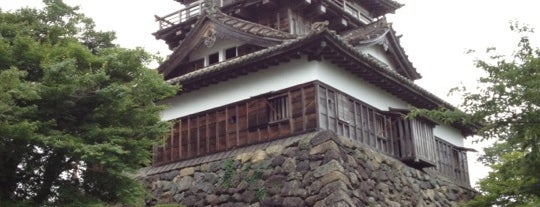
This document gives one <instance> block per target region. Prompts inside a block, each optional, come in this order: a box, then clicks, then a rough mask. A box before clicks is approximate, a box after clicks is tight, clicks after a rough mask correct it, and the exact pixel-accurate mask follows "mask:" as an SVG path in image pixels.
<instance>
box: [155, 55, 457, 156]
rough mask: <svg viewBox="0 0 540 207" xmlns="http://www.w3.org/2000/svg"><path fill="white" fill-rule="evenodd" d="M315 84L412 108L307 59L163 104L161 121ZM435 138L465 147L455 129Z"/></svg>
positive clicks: (377, 103)
mask: <svg viewBox="0 0 540 207" xmlns="http://www.w3.org/2000/svg"><path fill="white" fill-rule="evenodd" d="M315 80H318V81H321V82H323V83H325V84H327V85H330V86H332V87H334V88H336V89H338V90H340V91H343V92H345V93H347V94H349V95H351V96H353V97H355V98H357V99H359V100H362V101H363V102H365V103H367V104H369V105H371V106H373V107H375V108H378V109H380V110H388V108H389V107H393V108H408V106H409V104H407V103H406V102H404V101H402V100H401V99H398V98H397V97H395V96H393V95H391V94H390V93H387V92H386V91H384V90H382V89H379V88H377V87H375V86H373V85H371V84H370V83H368V82H366V81H364V80H362V79H361V78H359V77H357V76H355V75H353V74H352V73H350V72H348V71H345V70H342V69H339V68H338V67H337V66H335V65H333V64H331V63H328V62H320V61H307V59H306V58H305V57H304V58H301V59H297V60H293V61H291V62H288V63H284V64H280V65H278V66H276V67H272V68H269V69H265V70H261V71H258V72H256V73H250V74H248V75H246V76H241V77H240V78H235V79H232V80H228V81H226V82H220V83H218V84H214V85H210V86H208V87H204V88H201V89H199V90H196V91H191V92H188V93H186V94H182V95H181V96H176V97H173V98H170V99H168V100H165V101H162V102H161V104H165V105H168V106H169V107H168V108H167V109H165V110H164V111H163V112H162V119H163V120H171V119H175V118H178V117H182V116H186V115H189V114H193V113H197V112H201V111H205V110H208V109H212V108H216V107H219V106H223V105H226V104H230V103H233V102H237V101H240V100H245V99H249V98H250V97H253V96H257V95H260V94H263V93H268V92H271V91H278V90H281V89H285V88H289V87H291V86H295V85H299V84H302V83H307V82H310V81H315ZM434 134H435V136H437V137H440V138H442V139H444V140H446V141H448V142H450V143H452V144H454V145H457V146H464V145H463V139H462V138H463V136H462V135H461V133H460V132H459V130H456V129H453V128H452V127H449V126H437V127H435V129H434Z"/></svg>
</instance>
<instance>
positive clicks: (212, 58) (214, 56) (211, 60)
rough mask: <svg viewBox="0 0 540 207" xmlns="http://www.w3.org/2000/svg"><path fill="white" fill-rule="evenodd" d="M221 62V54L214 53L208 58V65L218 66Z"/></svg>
mask: <svg viewBox="0 0 540 207" xmlns="http://www.w3.org/2000/svg"><path fill="white" fill-rule="evenodd" d="M218 62H219V53H218V52H216V53H213V54H210V55H209V56H208V65H212V64H216V63H218Z"/></svg>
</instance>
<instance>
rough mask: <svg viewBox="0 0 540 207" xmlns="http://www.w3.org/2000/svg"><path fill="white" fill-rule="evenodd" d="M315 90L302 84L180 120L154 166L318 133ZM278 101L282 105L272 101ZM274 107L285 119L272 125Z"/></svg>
mask: <svg viewBox="0 0 540 207" xmlns="http://www.w3.org/2000/svg"><path fill="white" fill-rule="evenodd" d="M315 88H316V87H315V84H314V83H309V84H303V85H300V86H297V87H292V88H289V89H285V90H282V91H277V92H273V93H268V94H263V95H260V96H258V97H254V98H251V99H248V100H244V101H240V102H237V103H233V104H229V105H226V106H223V107H218V108H215V109H211V110H208V111H204V112H200V113H197V114H193V115H190V116H187V117H181V118H179V119H177V120H176V121H175V122H174V123H173V127H172V128H171V131H170V135H169V138H168V139H167V140H166V141H165V143H164V146H160V147H156V148H154V165H162V164H166V163H171V162H174V161H179V160H184V159H189V158H193V157H197V156H204V155H208V154H212V153H216V152H220V151H225V150H229V149H233V148H237V147H242V146H246V145H250V144H257V143H261V142H266V141H271V140H275V139H279V138H282V137H286V136H290V135H292V134H298V133H303V132H306V131H309V130H315V129H317V128H318V126H317V114H316V107H317V104H316V102H317V101H316V100H315V99H316V89H315ZM284 96H285V97H286V98H285V99H283V97H284ZM275 97H278V98H280V101H274V102H271V101H269V100H271V99H273V98H275ZM272 103H279V106H278V108H279V113H280V115H279V116H280V117H281V116H286V117H285V118H283V119H280V120H275V121H273V122H270V120H269V113H270V110H269V108H270V107H272V106H271V104H272ZM274 109H275V106H274Z"/></svg>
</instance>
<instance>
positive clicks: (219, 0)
mask: <svg viewBox="0 0 540 207" xmlns="http://www.w3.org/2000/svg"><path fill="white" fill-rule="evenodd" d="M213 1H214V3H215V4H216V5H217V6H219V7H223V6H226V5H229V4H232V3H234V2H235V1H234V0H213ZM205 2H206V1H204V0H199V1H195V2H193V3H191V4H189V5H186V6H185V7H184V8H182V9H180V10H178V11H175V12H172V13H170V14H167V15H165V16H157V15H155V18H156V21H157V22H158V23H159V30H163V29H167V28H169V27H172V26H174V25H177V24H180V23H182V22H185V21H188V20H189V19H191V18H193V17H196V16H199V15H200V14H201V8H203V6H204V4H205Z"/></svg>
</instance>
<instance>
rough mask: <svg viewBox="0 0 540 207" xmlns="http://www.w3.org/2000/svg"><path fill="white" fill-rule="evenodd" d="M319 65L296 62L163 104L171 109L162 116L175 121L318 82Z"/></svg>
mask: <svg viewBox="0 0 540 207" xmlns="http://www.w3.org/2000/svg"><path fill="white" fill-rule="evenodd" d="M316 63H317V62H314V61H311V62H308V61H307V60H306V59H299V60H294V61H291V62H289V63H285V64H280V65H279V66H278V67H274V68H271V69H266V70H261V71H258V72H256V73H250V74H248V75H246V76H241V77H240V78H235V79H232V80H228V81H226V82H220V83H218V84H214V85H210V86H208V87H204V88H201V89H199V90H196V91H191V92H189V93H186V94H182V95H181V96H176V97H174V98H171V99H169V100H166V101H163V102H162V103H163V104H167V105H169V108H167V109H166V110H164V111H163V112H162V118H163V119H164V120H171V119H174V118H178V117H182V116H186V115H189V114H193V113H197V112H201V111H204V110H208V109H212V108H215V107H219V106H223V105H226V104H229V103H233V102H236V101H240V100H244V99H248V98H250V97H252V96H256V95H260V94H263V93H267V92H271V91H277V90H281V89H285V88H288V87H291V86H294V85H298V84H302V83H306V82H309V81H312V80H315V79H316V67H314V66H313V65H314V64H316ZM180 84H181V83H180Z"/></svg>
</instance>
